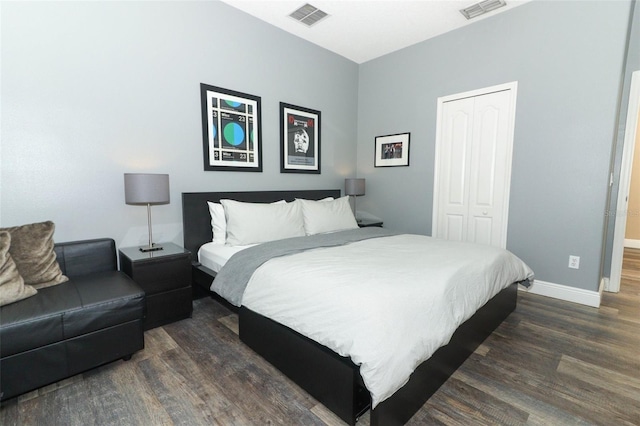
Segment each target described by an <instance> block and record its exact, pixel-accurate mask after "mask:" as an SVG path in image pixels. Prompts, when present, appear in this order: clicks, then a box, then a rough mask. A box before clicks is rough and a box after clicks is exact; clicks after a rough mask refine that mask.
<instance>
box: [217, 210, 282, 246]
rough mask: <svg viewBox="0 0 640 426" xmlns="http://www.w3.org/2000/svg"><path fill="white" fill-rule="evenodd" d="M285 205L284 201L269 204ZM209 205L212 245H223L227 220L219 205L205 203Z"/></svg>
mask: <svg viewBox="0 0 640 426" xmlns="http://www.w3.org/2000/svg"><path fill="white" fill-rule="evenodd" d="M282 203H286V201H285V200H280V201H275V202H273V203H271V204H282ZM207 204H209V214H210V215H211V231H212V232H213V241H212V242H213V243H214V244H225V243H226V242H227V219H226V217H225V215H224V207H222V204H220V203H213V202H211V201H207Z"/></svg>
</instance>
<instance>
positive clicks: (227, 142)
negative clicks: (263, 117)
mask: <svg viewBox="0 0 640 426" xmlns="http://www.w3.org/2000/svg"><path fill="white" fill-rule="evenodd" d="M200 100H201V108H202V143H203V155H204V169H205V170H215V171H236V172H261V171H262V144H261V139H260V138H261V134H260V97H259V96H254V95H248V94H246V93H240V92H236V91H234V90H229V89H223V88H221V87H215V86H209V85H207V84H203V83H201V84H200Z"/></svg>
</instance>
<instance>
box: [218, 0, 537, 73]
mask: <svg viewBox="0 0 640 426" xmlns="http://www.w3.org/2000/svg"><path fill="white" fill-rule="evenodd" d="M222 1H223V2H225V3H227V4H229V5H230V6H233V7H235V8H237V9H240V10H242V11H244V12H246V13H248V14H250V15H253V16H255V17H256V18H259V19H261V20H263V21H265V22H268V23H270V24H272V25H275V26H276V27H279V28H281V29H283V30H285V31H287V32H289V33H291V34H294V35H296V36H298V37H301V38H303V39H305V40H308V41H310V42H312V43H314V44H317V45H319V46H322V47H324V48H325V49H328V50H330V51H332V52H334V53H337V54H339V55H341V56H344V57H345V58H348V59H351V60H352V61H354V62H356V63H359V64H360V63H363V62H366V61H369V60H371V59H374V58H377V57H379V56H382V55H385V54H387V53H390V52H393V51H396V50H399V49H402V48H404V47H407V46H410V45H412V44H415V43H418V42H421V41H424V40H426V39H429V38H431V37H435V36H437V35H440V34H443V33H446V32H448V31H451V30H454V29H456V28H460V27H462V26H464V25H468V24H472V23H474V22H477V21H479V20H481V19H484V18H486V17H489V16H492V15H495V14H497V13H502V12H505V11H507V10H509V9H512V8H514V7H516V6H520V5H522V4H524V3H527V2H529V1H531V0H506V2H507V5H506V6H504V7H501V8H499V9H496V10H494V11H491V12H489V13H486V14H484V15H482V16H479V17H477V18H474V19H471V20H467V19H466V18H465V17H464V16H462V14H461V13H460V12H459V10H460V9H463V8H465V7H468V6H471V5H472V4H474V3H477V2H478V1H479V0H386V1H385V0H341V1H336V0H333V1H327V0H222ZM305 3H309V4H311V5H313V6H315V7H317V8H319V9H321V10H323V11H324V12H326V13H328V14H329V16H327V17H326V18H324V19H323V20H321V21H319V22H318V23H316V24H315V25H314V26H312V27H308V26H306V25H304V24H302V23H300V22H298V21H296V20H295V19H293V18H291V17H289V14H291V12H293V11H294V10H296V9H298V8H299V7H301V6H303V5H304V4H305Z"/></svg>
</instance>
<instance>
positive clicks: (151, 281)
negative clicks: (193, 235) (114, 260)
mask: <svg viewBox="0 0 640 426" xmlns="http://www.w3.org/2000/svg"><path fill="white" fill-rule="evenodd" d="M161 245H162V247H163V249H162V250H157V251H150V252H142V251H140V249H139V248H138V247H125V248H121V249H120V250H119V254H120V269H121V270H122V272H124V273H125V274H127V275H129V276H130V277H131V278H133V280H134V281H135V282H136V283H138V285H139V286H140V287H142V289H143V290H144V291H145V294H146V316H145V320H144V329H145V330H149V329H151V328H154V327H158V326H161V325H164V324H168V323H170V322H174V321H177V320H181V319H184V318H189V317H190V316H191V312H192V310H193V305H192V304H191V252H189V251H188V250H185V249H184V248H182V247H180V246H178V245H176V244H173V243H162V244H161Z"/></svg>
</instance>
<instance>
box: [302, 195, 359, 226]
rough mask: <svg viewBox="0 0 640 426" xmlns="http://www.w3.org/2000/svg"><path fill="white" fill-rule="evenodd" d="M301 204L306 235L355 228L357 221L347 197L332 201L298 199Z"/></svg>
mask: <svg viewBox="0 0 640 426" xmlns="http://www.w3.org/2000/svg"><path fill="white" fill-rule="evenodd" d="M296 202H298V203H300V205H301V206H302V216H303V218H304V229H305V232H306V234H307V235H313V234H321V233H325V232H334V231H344V230H346V229H355V228H357V227H358V222H356V218H355V217H354V216H353V212H352V211H351V205H350V204H349V197H348V196H345V197H341V198H338V199H337V200H333V201H325V200H321V201H310V200H302V199H298V200H296Z"/></svg>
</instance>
